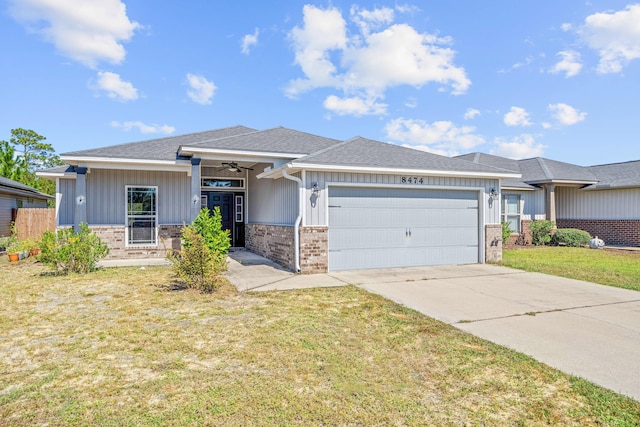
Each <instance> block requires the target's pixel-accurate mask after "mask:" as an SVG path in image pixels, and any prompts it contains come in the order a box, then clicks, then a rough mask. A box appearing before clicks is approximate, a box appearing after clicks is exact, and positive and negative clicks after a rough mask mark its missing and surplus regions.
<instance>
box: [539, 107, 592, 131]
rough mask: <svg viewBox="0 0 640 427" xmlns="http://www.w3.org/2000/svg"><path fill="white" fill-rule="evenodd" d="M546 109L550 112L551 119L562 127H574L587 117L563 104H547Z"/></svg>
mask: <svg viewBox="0 0 640 427" xmlns="http://www.w3.org/2000/svg"><path fill="white" fill-rule="evenodd" d="M548 109H549V111H551V113H552V116H553V118H554V119H556V120H557V121H558V122H559V123H560V124H561V125H564V126H571V125H575V124H576V123H578V122H581V121H583V120H584V119H585V118H586V117H587V113H582V112H580V111H578V110H576V109H575V108H573V107H572V106H570V105H567V104H563V103H558V104H549V107H548Z"/></svg>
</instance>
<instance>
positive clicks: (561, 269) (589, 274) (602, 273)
mask: <svg viewBox="0 0 640 427" xmlns="http://www.w3.org/2000/svg"><path fill="white" fill-rule="evenodd" d="M501 264H502V265H505V266H507V267H513V268H517V269H520V270H526V271H535V272H539V273H547V274H553V275H555V276H561V277H568V278H570V279H578V280H585V281H587V282H593V283H599V284H601V285H608V286H615V287H618V288H625V289H633V290H636V291H640V252H623V251H608V250H594V249H587V248H569V247H558V246H547V247H540V248H536V249H529V250H524V249H521V250H504V251H502V263H501Z"/></svg>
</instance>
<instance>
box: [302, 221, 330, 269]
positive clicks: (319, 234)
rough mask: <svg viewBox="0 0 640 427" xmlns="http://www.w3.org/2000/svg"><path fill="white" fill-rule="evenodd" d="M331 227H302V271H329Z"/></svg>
mask: <svg viewBox="0 0 640 427" xmlns="http://www.w3.org/2000/svg"><path fill="white" fill-rule="evenodd" d="M328 233H329V227H326V226H317V227H300V272H301V273H326V272H327V271H329V243H328V240H327V236H328Z"/></svg>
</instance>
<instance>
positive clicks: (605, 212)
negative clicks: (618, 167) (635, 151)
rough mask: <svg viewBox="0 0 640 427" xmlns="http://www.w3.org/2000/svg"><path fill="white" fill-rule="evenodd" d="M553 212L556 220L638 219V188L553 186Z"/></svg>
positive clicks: (639, 209)
mask: <svg viewBox="0 0 640 427" xmlns="http://www.w3.org/2000/svg"><path fill="white" fill-rule="evenodd" d="M556 209H557V212H556V216H557V218H558V219H640V188H627V189H619V190H580V189H579V188H568V187H556Z"/></svg>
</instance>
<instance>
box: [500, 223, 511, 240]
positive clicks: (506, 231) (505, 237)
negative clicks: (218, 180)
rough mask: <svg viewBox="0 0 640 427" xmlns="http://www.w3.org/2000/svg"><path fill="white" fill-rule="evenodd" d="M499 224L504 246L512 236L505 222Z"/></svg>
mask: <svg viewBox="0 0 640 427" xmlns="http://www.w3.org/2000/svg"><path fill="white" fill-rule="evenodd" d="M500 224H502V244H505V243H507V241H508V240H509V237H511V235H512V234H513V230H512V229H510V228H509V223H508V222H506V221H502V222H501V223H500Z"/></svg>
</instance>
